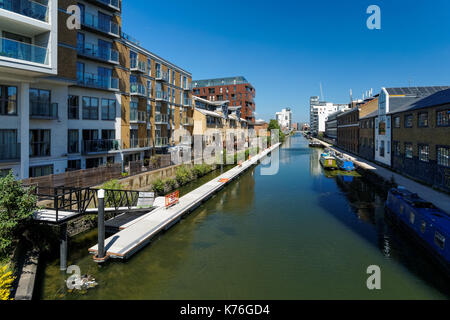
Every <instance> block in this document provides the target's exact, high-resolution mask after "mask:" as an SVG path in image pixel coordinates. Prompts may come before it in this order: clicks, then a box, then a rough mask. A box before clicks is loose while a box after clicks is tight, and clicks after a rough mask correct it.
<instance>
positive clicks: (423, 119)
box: [418, 112, 428, 128]
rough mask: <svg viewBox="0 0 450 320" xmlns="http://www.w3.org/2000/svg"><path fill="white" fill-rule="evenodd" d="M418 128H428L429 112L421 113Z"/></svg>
mask: <svg viewBox="0 0 450 320" xmlns="http://www.w3.org/2000/svg"><path fill="white" fill-rule="evenodd" d="M418 126H419V128H426V127H428V112H421V113H419V117H418Z"/></svg>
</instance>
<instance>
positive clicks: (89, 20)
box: [82, 12, 119, 36]
mask: <svg viewBox="0 0 450 320" xmlns="http://www.w3.org/2000/svg"><path fill="white" fill-rule="evenodd" d="M82 24H83V25H85V26H87V27H89V28H92V29H95V30H99V31H102V32H106V33H111V34H114V35H116V36H118V35H119V25H118V24H117V23H115V22H113V21H111V20H108V19H99V17H98V16H95V15H93V14H90V13H87V12H86V13H85V14H84V19H82Z"/></svg>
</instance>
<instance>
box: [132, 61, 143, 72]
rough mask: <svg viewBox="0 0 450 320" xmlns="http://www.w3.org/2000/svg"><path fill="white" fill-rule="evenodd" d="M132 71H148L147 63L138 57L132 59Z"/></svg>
mask: <svg viewBox="0 0 450 320" xmlns="http://www.w3.org/2000/svg"><path fill="white" fill-rule="evenodd" d="M130 69H131V71H139V72H143V73H145V72H147V64H146V63H145V62H144V61H139V60H137V59H132V60H131V61H130Z"/></svg>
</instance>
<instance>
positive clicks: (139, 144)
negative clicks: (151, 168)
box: [123, 138, 153, 149]
mask: <svg viewBox="0 0 450 320" xmlns="http://www.w3.org/2000/svg"><path fill="white" fill-rule="evenodd" d="M152 147H153V142H152V141H151V140H150V139H147V138H142V139H133V138H131V139H130V147H129V149H146V148H147V149H148V148H152ZM123 149H128V148H126V147H125V146H124V148H123Z"/></svg>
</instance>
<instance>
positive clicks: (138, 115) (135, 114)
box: [130, 110, 147, 123]
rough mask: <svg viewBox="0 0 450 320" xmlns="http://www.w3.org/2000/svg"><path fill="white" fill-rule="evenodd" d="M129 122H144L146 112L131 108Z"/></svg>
mask: <svg viewBox="0 0 450 320" xmlns="http://www.w3.org/2000/svg"><path fill="white" fill-rule="evenodd" d="M130 122H141V123H146V122H147V112H145V111H137V110H131V111H130Z"/></svg>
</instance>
